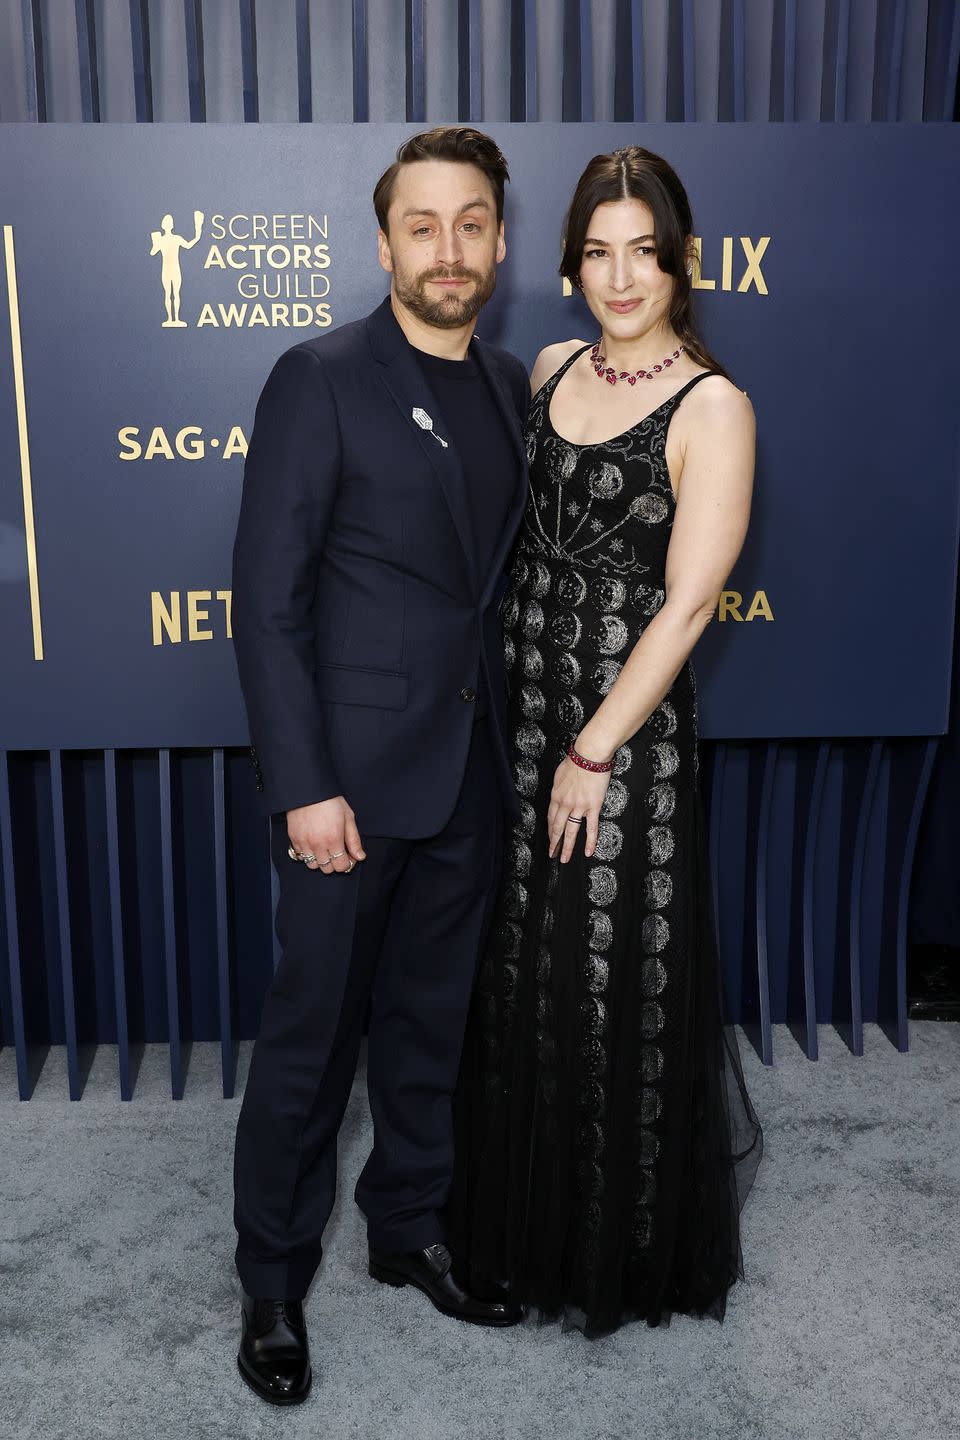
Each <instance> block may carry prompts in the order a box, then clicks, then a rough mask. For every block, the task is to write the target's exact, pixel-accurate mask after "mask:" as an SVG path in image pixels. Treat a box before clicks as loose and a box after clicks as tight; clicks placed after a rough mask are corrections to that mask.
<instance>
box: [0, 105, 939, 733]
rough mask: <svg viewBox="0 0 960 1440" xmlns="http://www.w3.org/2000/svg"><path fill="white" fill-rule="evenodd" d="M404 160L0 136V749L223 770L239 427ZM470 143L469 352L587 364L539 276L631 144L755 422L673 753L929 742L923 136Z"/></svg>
mask: <svg viewBox="0 0 960 1440" xmlns="http://www.w3.org/2000/svg"><path fill="white" fill-rule="evenodd" d="M415 128H422V127H411V126H397V125H366V126H351V125H322V126H297V125H290V126H287V125H272V126H269V125H268V126H258V127H246V126H242V125H219V126H189V125H156V126H134V125H130V126H119V125H118V126H106V125H104V126H58V125H42V126H27V125H24V126H17V125H6V126H5V127H4V146H3V150H2V152H0V224H2V227H3V242H4V265H3V267H2V279H0V285H2V288H3V296H2V310H0V329H2V335H0V645H2V655H3V666H2V676H3V679H2V695H3V699H2V704H0V747H4V748H9V749H55V748H74V747H76V748H103V747H144V748H153V747H164V746H178V747H179V746H204V747H206V746H221V745H224V746H228V745H242V744H245V743H246V740H247V731H246V721H245V716H244V712H243V704H242V700H241V695H240V689H239V684H238V681H237V676H236V669H235V663H234V657H233V653H232V643H231V631H230V558H231V549H232V543H233V534H234V528H235V524H236V516H237V509H238V505H239V499H240V489H241V481H242V476H243V460H244V454H245V452H246V446H247V442H248V440H249V436H250V430H251V425H252V421H253V414H254V408H255V405H256V400H257V396H258V394H259V391H260V388H261V386H262V384H263V381H264V380H265V378H266V376H267V374H268V372H269V370H270V368H271V366H272V365H273V362H274V360H275V359H276V357H277V356H278V354H280V352H281V351H283V350H284V349H286V348H287V347H288V346H290V345H293V344H296V343H298V342H299V341H300V340H302V339H304V338H306V337H308V336H312V335H315V334H317V333H322V332H323V331H324V330H327V329H329V328H331V327H333V326H336V325H341V324H343V323H344V322H346V321H349V320H352V319H355V318H356V317H357V316H359V315H363V314H365V313H367V312H368V311H369V310H371V309H372V308H373V307H374V306H375V305H376V304H377V303H378V302H379V300H380V299H381V298H382V296H383V294H384V293H385V291H386V286H387V278H386V276H385V275H384V274H383V272H382V271H381V270H380V268H379V266H378V265H377V261H376V243H375V242H376V227H375V220H374V216H373V210H372V205H371V192H372V189H373V185H374V182H375V181H376V179H377V177H378V176H379V175H380V173H381V171H382V170H383V169H384V168H385V167H386V166H387V164H389V162H390V160H391V159H392V158H393V154H394V151H395V149H396V147H397V145H398V144H399V142H400V140H401V139H402V138H403V137H404V135H406V134H409V133H411V132H412V131H413V129H415ZM488 128H489V131H490V133H492V134H493V135H495V136H496V138H497V139H498V141H499V142H500V144H501V145H502V147H503V149H504V152H505V154H506V156H507V159H508V162H509V165H510V170H511V175H512V183H511V185H510V187H509V191H508V202H507V205H508V208H507V217H506V219H507V243H508V256H507V261H506V263H505V264H504V265H503V266H502V267H501V268H500V273H499V283H498V289H497V294H496V297H495V299H494V301H493V302H491V305H490V306H489V307H488V309H487V310H485V311H484V312H483V314H482V316H481V318H480V323H479V326H478V332H479V333H480V334H481V335H483V336H484V337H486V338H488V339H491V340H494V341H496V342H497V343H498V344H501V345H505V346H507V347H508V348H510V349H512V350H513V351H515V352H516V353H517V354H518V355H520V356H521V357H522V359H523V360H524V361H525V362H527V363H528V365H529V364H530V363H532V360H533V358H534V356H535V355H536V353H537V351H538V350H539V349H540V347H541V346H542V345H544V344H547V343H549V342H551V341H556V340H561V339H567V338H570V337H573V336H581V337H582V338H583V339H585V340H586V339H591V338H593V337H594V335H595V333H596V328H595V325H594V322H593V320H592V317H591V316H590V314H589V312H588V311H587V310H586V308H585V306H584V304H583V302H582V300H581V299H580V298H579V297H578V296H576V295H571V294H569V293H566V294H565V293H564V286H563V284H562V282H561V280H560V278H559V277H558V275H557V268H556V267H557V262H558V258H559V248H560V231H561V223H562V217H563V214H564V211H565V208H566V205H567V203H568V201H569V198H570V194H571V192H572V189H573V186H574V183H575V181H576V178H577V176H578V174H579V173H580V171H581V169H582V167H583V166H584V164H585V163H586V161H587V160H588V159H589V158H590V156H592V155H594V154H596V153H597V152H599V151H604V150H611V149H614V148H616V147H617V146H620V145H623V144H627V143H639V144H642V145H645V146H647V147H648V148H650V149H653V150H656V151H659V152H660V153H662V154H664V155H666V156H667V157H668V159H669V160H670V161H671V162H672V163H673V164H674V165H675V167H676V168H677V170H678V171H679V173H680V175H681V177H682V179H683V180H684V183H685V184H686V186H687V189H688V191H689V194H690V197H691V200H692V203H693V208H694V215H695V222H696V234H697V236H698V239H699V243H700V249H701V257H702V269H701V275H700V279H699V289H698V297H697V298H698V302H699V313H700V316H701V320H702V324H703V328H704V331H705V334H706V337H707V340H708V343H709V344H710V346H711V348H712V349H713V350H714V352H715V353H716V354H717V355H718V357H719V358H720V359H721V360H722V361H723V363H724V364H725V365H726V366H727V368H728V369H729V370H730V372H731V373H732V375H733V377H734V379H735V380H736V381H737V382H738V383H739V384H740V385H741V386H742V387H743V388H744V389H745V390H747V391H748V393H749V395H750V397H751V399H752V401H753V404H754V408H755V410H756V412H757V417H758V424H759V442H758V443H759V450H758V468H757V483H756V491H755V501H754V511H753V519H752V524H751V530H750V535H749V538H748V541H747V544H746V546H745V548H744V551H743V554H742V556H741V558H740V560H739V561H738V563H737V566H736V568H735V570H734V573H733V574H732V576H731V577H730V580H729V582H728V588H727V590H726V591H725V593H724V595H723V597H722V600H721V604H720V609H719V613H718V615H717V617H716V619H715V621H714V622H713V623H712V624H711V625H710V626H709V627H708V630H707V632H706V633H705V635H704V637H703V639H702V640H701V642H700V644H699V645H698V647H697V650H696V652H695V656H694V663H695V667H696V671H697V677H698V682H699V691H700V731H701V735H702V736H703V737H704V738H707V739H741V738H762V737H778V736H792V737H801V736H835V737H840V736H853V735H884V736H894V735H932V734H938V733H941V732H943V731H944V730H945V729H946V728H947V710H948V699H949V687H950V655H951V648H952V626H953V603H954V602H953V597H954V591H955V585H956V567H957V548H958V452H960V447H958V436H960V411H958V407H957V403H956V401H957V396H958V394H960V347H958V346H957V343H956V338H955V337H956V333H957V326H958V318H960V317H958V308H960V307H958V304H957V301H958V270H957V266H956V261H955V254H954V245H955V243H956V237H955V234H954V232H953V230H952V229H951V226H950V225H949V223H947V213H946V211H947V200H946V194H945V189H946V186H947V183H948V178H947V177H950V176H952V175H956V174H957V173H958V161H960V137H958V134H957V133H956V127H950V126H938V125H931V124H926V125H922V126H921V125H916V126H912V125H901V126H878V127H867V126H862V127H861V126H855V125H845V126H838V127H832V126H803V125H794V126H784V127H780V126H767V125H763V126H756V127H754V126H749V125H731V126H723V125H720V126H712V125H683V126H656V125H637V126H626V125H617V126H611V125H579V126H575V125H569V124H567V125H562V126H561V125H517V126H510V125H493V126H490V127H488ZM941 208H942V210H943V215H942V223H941V222H940V221H938V219H937V214H938V210H939V209H941Z"/></svg>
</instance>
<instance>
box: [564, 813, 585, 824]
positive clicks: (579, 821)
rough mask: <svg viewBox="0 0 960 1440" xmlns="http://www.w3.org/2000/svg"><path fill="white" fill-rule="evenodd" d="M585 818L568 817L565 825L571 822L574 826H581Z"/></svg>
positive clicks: (579, 816)
mask: <svg viewBox="0 0 960 1440" xmlns="http://www.w3.org/2000/svg"><path fill="white" fill-rule="evenodd" d="M586 818H587V817H586V815H568V816H567V822H566V823H567V824H568V825H569V824H570V821H571V820H572V821H573V823H574V825H582V824H583V823H584V821H585V820H586Z"/></svg>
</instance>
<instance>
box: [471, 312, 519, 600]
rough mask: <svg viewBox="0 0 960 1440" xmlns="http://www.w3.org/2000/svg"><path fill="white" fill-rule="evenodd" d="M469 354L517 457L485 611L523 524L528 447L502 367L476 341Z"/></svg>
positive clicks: (485, 589) (486, 581) (486, 583)
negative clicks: (488, 386) (493, 402)
mask: <svg viewBox="0 0 960 1440" xmlns="http://www.w3.org/2000/svg"><path fill="white" fill-rule="evenodd" d="M470 353H471V354H472V355H473V356H474V357H475V358H476V361H477V364H478V365H479V366H480V368H481V370H482V371H483V373H484V375H485V377H486V379H487V381H488V382H489V385H490V389H491V391H492V392H493V396H494V399H495V400H496V402H497V406H498V408H499V410H500V414H501V416H502V418H503V422H504V424H505V426H506V428H507V432H508V434H509V436H510V439H511V441H512V442H513V448H514V451H515V452H516V456H517V469H516V475H515V478H514V487H513V494H512V497H511V502H510V506H509V508H508V511H507V522H506V524H505V526H504V529H503V533H502V535H501V537H500V544H499V545H498V546H497V550H496V553H495V555H494V557H493V560H492V562H491V565H490V570H489V572H488V573H487V575H485V576H484V577H483V583H482V590H481V596H480V603H481V607H486V606H487V605H488V604H489V603H490V599H491V596H492V595H493V591H494V588H495V587H496V583H497V578H498V576H499V575H500V572H501V571H502V569H503V567H504V565H505V564H506V560H507V556H508V554H509V553H510V547H511V546H512V544H513V540H514V536H515V535H516V532H517V526H518V525H519V523H520V520H521V518H522V516H523V511H524V507H525V505H526V503H527V444H526V440H525V439H524V435H523V430H522V429H521V426H520V417H519V415H518V414H517V410H516V406H515V404H514V401H513V396H512V395H511V394H510V391H509V390H508V388H507V384H506V381H505V380H504V379H503V376H502V375H501V374H500V368H499V366H498V365H497V364H496V363H495V362H494V361H493V360H492V359H491V358H490V356H489V354H488V353H487V349H486V346H485V345H484V344H483V342H482V341H477V340H474V343H473V344H472V345H471V347H470Z"/></svg>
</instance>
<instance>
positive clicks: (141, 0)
mask: <svg viewBox="0 0 960 1440" xmlns="http://www.w3.org/2000/svg"><path fill="white" fill-rule="evenodd" d="M130 46H131V49H132V51H133V93H134V97H135V100H136V110H137V120H138V121H140V122H141V123H143V122H149V121H151V120H152V119H153V79H152V76H151V66H150V11H149V8H148V6H147V0H130Z"/></svg>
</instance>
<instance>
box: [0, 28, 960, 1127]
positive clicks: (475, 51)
mask: <svg viewBox="0 0 960 1440" xmlns="http://www.w3.org/2000/svg"><path fill="white" fill-rule="evenodd" d="M958 62H960V5H958V3H956V0H909V3H908V0H0V122H17V121H19V122H38V123H43V122H61V123H62V122H78V123H98V122H99V123H103V122H112V123H116V122H141V123H161V122H164V121H193V122H197V123H213V122H217V121H230V122H243V121H246V122H250V123H269V122H275V121H285V122H304V123H306V122H316V123H323V122H327V121H355V122H358V123H364V122H367V121H404V120H406V121H412V122H424V123H430V122H434V121H450V120H455V119H463V120H472V121H476V122H481V123H482V122H484V121H488V122H494V121H508V120H514V121H521V120H527V121H536V120H544V121H570V122H576V121H586V120H605V121H610V120H613V121H616V120H622V121H624V122H634V121H643V120H650V121H677V122H682V121H693V120H696V121H717V120H719V121H732V122H738V121H754V122H791V121H828V122H850V121H859V122H878V123H894V122H897V121H950V120H955V119H957V116H958V111H957V73H958ZM0 143H2V132H0ZM0 210H2V197H0ZM0 218H2V216H0ZM958 676H960V664H956V665H955V670H954V680H955V699H956V685H957V680H958ZM953 714H954V728H953V730H952V731H951V734H950V735H949V736H948V737H947V738H946V740H944V741H938V740H936V739H934V738H931V739H929V740H924V739H922V738H921V739H919V740H897V739H892V738H887V737H882V736H880V737H873V738H868V739H864V740H862V741H855V740H844V741H831V740H829V739H824V740H822V741H797V742H792V743H791V742H787V741H780V742H770V743H766V742H752V743H736V744H735V743H715V744H709V745H704V747H703V750H704V765H703V770H702V778H703V785H704V793H705V799H706V801H707V807H708V811H709V817H710V843H711V858H712V875H713V888H714V894H715V897H716V900H717V909H718V927H719V931H720V942H721V954H722V956H723V965H724V983H725V986H726V990H727V995H728V1000H729V1003H730V1008H731V1011H732V1013H733V1015H734V1017H735V1018H737V1019H738V1020H739V1021H740V1022H741V1023H742V1024H743V1025H744V1027H745V1030H746V1033H747V1035H748V1037H749V1038H750V1040H751V1041H752V1042H753V1043H754V1044H755V1045H756V1048H757V1049H758V1051H759V1053H760V1054H761V1055H762V1057H763V1058H764V1059H765V1060H767V1061H771V1060H772V1058H773V1039H772V1034H773V1032H772V1028H771V1027H772V1025H773V1024H774V1023H777V1022H782V1021H789V1022H790V1024H791V1026H792V1028H793V1031H794V1034H795V1036H796V1039H797V1042H798V1043H799V1044H800V1045H801V1046H802V1047H803V1049H804V1050H805V1053H806V1054H807V1055H808V1056H809V1057H810V1058H811V1059H815V1058H816V1057H817V1054H818V1045H817V1025H818V1024H823V1023H833V1024H834V1025H835V1026H836V1027H837V1029H838V1030H839V1031H840V1033H841V1034H842V1035H843V1036H844V1038H845V1039H846V1040H847V1042H848V1044H849V1046H850V1049H851V1050H852V1051H853V1053H855V1054H859V1053H862V1050H863V1025H864V1022H865V1021H870V1020H873V1019H879V1020H880V1022H881V1023H882V1025H883V1026H884V1029H885V1030H886V1032H887V1033H888V1035H889V1037H890V1039H891V1041H892V1042H893V1043H894V1044H897V1045H899V1046H900V1047H901V1048H906V1045H907V1039H908V1037H907V1017H906V981H905V966H906V950H907V940H908V934H910V933H912V934H913V936H914V938H916V939H919V940H925V941H934V942H939V943H953V944H960V886H957V885H956V882H955V877H956V874H957V863H958V857H960V818H958V817H960V806H958V805H957V803H956V798H957V795H958V793H960V753H958V739H957V729H956V715H957V705H956V704H954V707H953ZM931 780H932V784H931ZM921 822H922V823H921ZM918 844H919V850H918ZM917 856H918V857H919V859H918V863H917V865H916V867H915V865H914V861H915V857H917ZM911 886H912V891H913V896H914V903H913V911H912V914H911V912H910V909H909V906H910V897H911ZM275 899H276V875H275V873H274V872H273V870H272V867H271V866H270V864H269V853H268V848H267V834H266V828H265V825H264V822H263V821H262V819H261V818H260V817H258V815H257V814H256V805H255V797H254V794H253V787H252V779H251V775H250V765H249V757H248V756H247V755H246V753H245V752H242V751H224V750H214V751H171V750H161V751H159V752H157V751H152V752H149V751H123V752H120V751H112V750H107V751H97V752H75V751H74V752H68V751H53V752H9V753H4V752H0V921H2V932H0V1045H2V1046H11V1047H13V1051H14V1053H15V1061H16V1064H15V1067H14V1068H15V1071H16V1084H17V1088H18V1091H19V1094H20V1095H21V1096H22V1097H24V1098H27V1097H29V1095H30V1094H31V1093H32V1088H33V1085H34V1083H35V1079H36V1076H37V1074H38V1071H39V1069H40V1067H41V1066H42V1063H43V1059H44V1056H45V1053H46V1050H47V1048H48V1047H49V1045H50V1044H62V1045H64V1046H65V1047H66V1054H67V1074H68V1085H69V1093H70V1095H71V1096H72V1097H75V1098H79V1097H80V1096H81V1095H82V1093H83V1087H84V1080H85V1076H86V1074H87V1071H88V1068H89V1064H90V1059H91V1056H92V1053H93V1049H94V1047H95V1046H96V1045H97V1044H98V1043H109V1044H113V1045H115V1046H116V1051H117V1064H118V1082H119V1089H120V1093H121V1095H122V1096H123V1097H124V1098H130V1097H131V1096H132V1095H133V1093H134V1088H135V1078H136V1070H137V1064H138V1057H139V1054H140V1051H141V1047H142V1045H143V1043H145V1042H151V1041H159V1042H162V1043H163V1044H165V1045H166V1046H167V1047H168V1053H169V1066H170V1078H171V1093H172V1094H173V1096H174V1097H179V1096H180V1095H182V1094H183V1091H184V1085H185V1083H186V1077H187V1073H188V1066H189V1045H190V1042H191V1041H192V1040H194V1039H200V1040H219V1042H220V1047H221V1056H222V1069H223V1089H224V1094H225V1095H229V1094H231V1093H232V1092H233V1088H234V1076H235V1068H236V1046H237V1042H238V1040H239V1039H241V1038H245V1037H249V1036H251V1035H253V1034H254V1033H255V1032H256V1027H257V1022H258V1016H259V1009H260V1004H261V1001H262V996H263V992H264V988H265V986H266V985H267V984H268V983H269V978H270V974H271V971H272V965H273V964H274V963H275V961H276V953H277V952H276V940H275V937H274V936H273V933H272V924H271V917H272V907H273V904H274V903H275ZM908 921H909V925H908ZM8 1073H9V1072H8Z"/></svg>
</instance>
